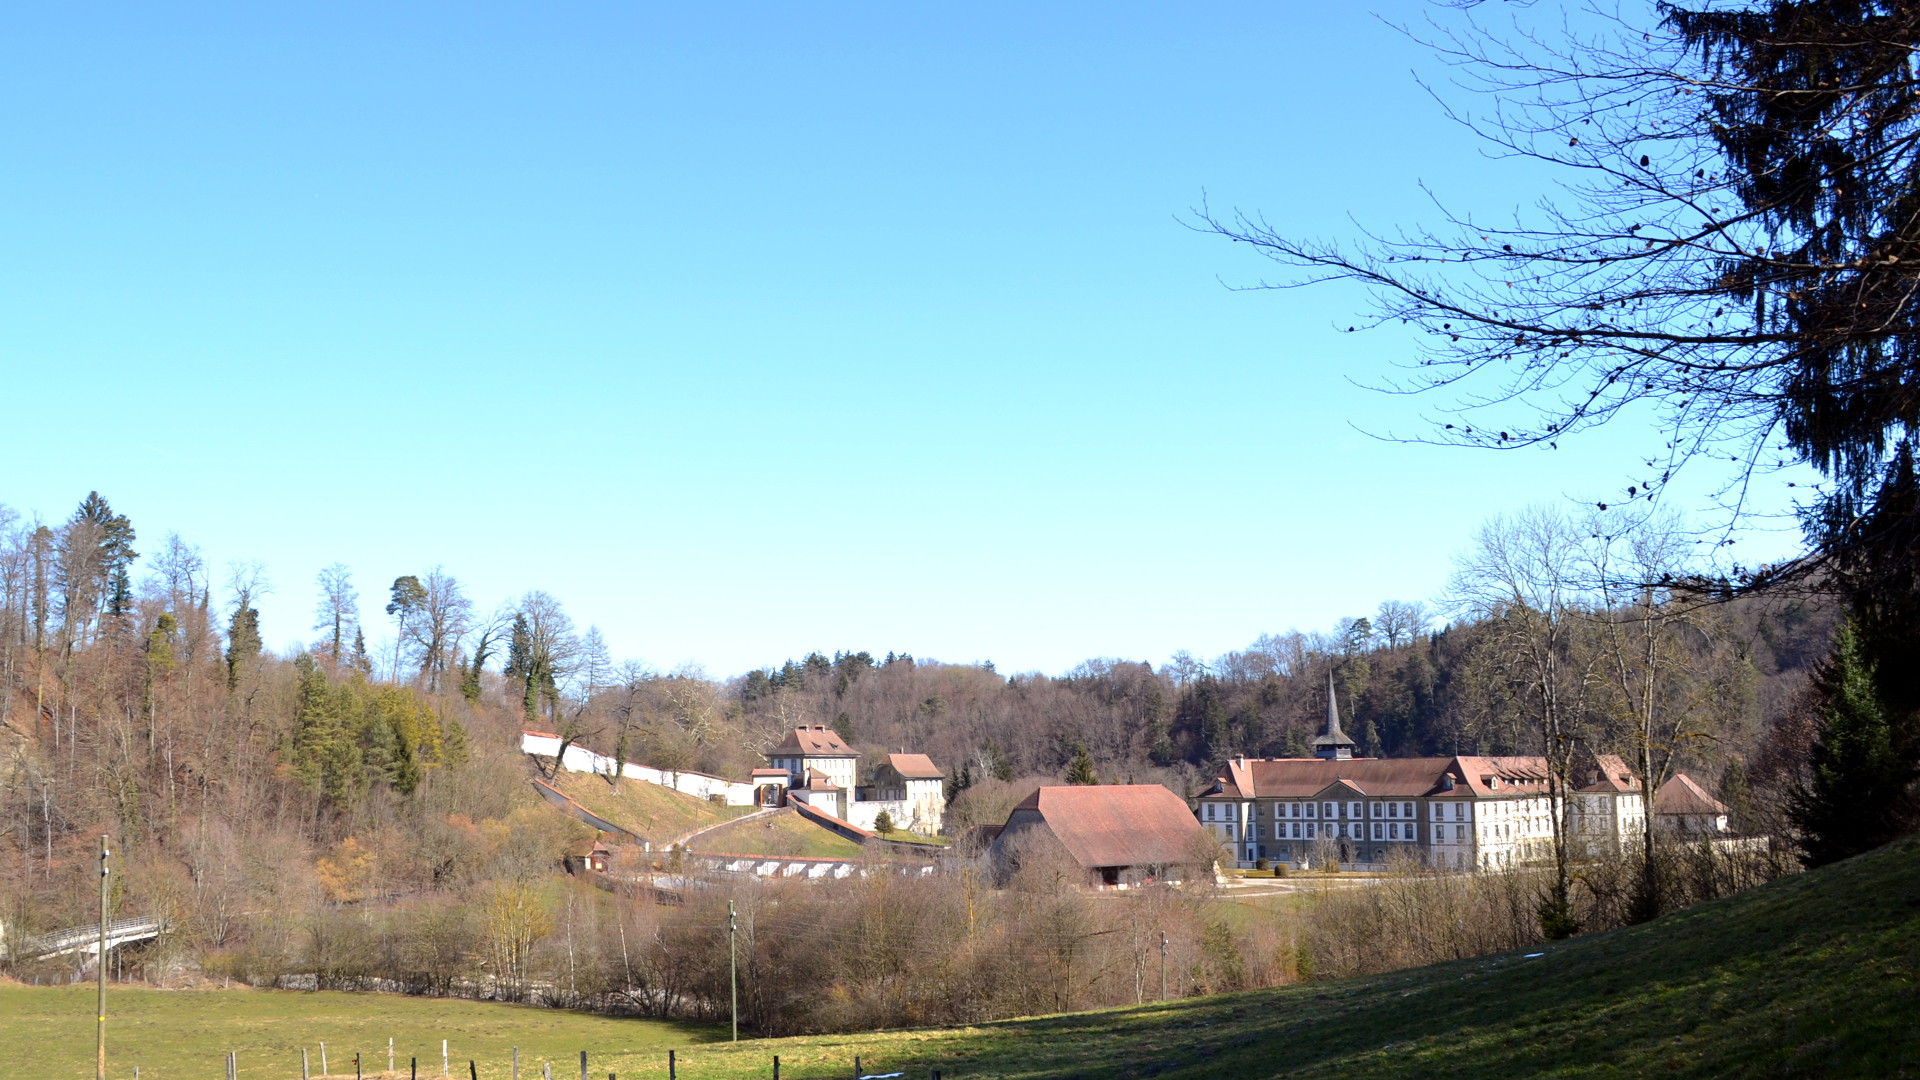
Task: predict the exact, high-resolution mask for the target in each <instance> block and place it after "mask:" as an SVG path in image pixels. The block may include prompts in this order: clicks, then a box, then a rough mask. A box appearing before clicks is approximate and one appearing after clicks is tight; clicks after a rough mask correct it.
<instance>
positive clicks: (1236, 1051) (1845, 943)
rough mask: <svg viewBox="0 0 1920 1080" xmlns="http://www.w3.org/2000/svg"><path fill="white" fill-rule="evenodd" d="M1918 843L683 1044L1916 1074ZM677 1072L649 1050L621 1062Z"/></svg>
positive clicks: (1317, 1066)
mask: <svg viewBox="0 0 1920 1080" xmlns="http://www.w3.org/2000/svg"><path fill="white" fill-rule="evenodd" d="M1916 976H1920V840H1916V839H1914V838H1909V839H1908V840H1906V841H1903V842H1901V843H1899V844H1897V845H1893V846H1891V847H1889V848H1884V849H1881V850H1879V851H1876V852H1873V853H1871V854H1868V855H1865V856H1862V857H1860V858H1858V859H1855V860H1852V861H1850V862H1847V863H1843V864H1840V865H1838V866H1834V867H1831V868H1828V869H1825V870H1820V871H1815V872H1813V873H1809V874H1804V875H1801V876H1799V877H1795V878H1790V879H1786V880H1782V881H1779V882H1776V883H1774V884H1771V885H1768V886H1764V887H1762V888H1759V889H1755V890H1753V891H1751V892H1748V893H1744V894H1742V895H1740V896H1736V897H1733V898H1731V899H1728V900H1724V901H1719V902H1715V903H1711V904H1703V905H1700V906H1699V907H1696V908H1692V909H1690V910H1687V911H1685V912H1681V913H1679V914H1676V915H1672V916H1668V917H1666V918H1663V919H1660V920H1658V921H1656V922H1653V923H1650V924H1648V925H1646V926H1642V927H1636V928H1633V929H1630V930H1622V931H1616V932H1613V933H1608V934H1599V935H1594V936H1592V937H1587V938H1579V939H1575V940H1572V941H1568V942H1565V943H1562V944H1559V945H1556V946H1550V947H1547V948H1545V949H1543V950H1541V954H1540V955H1538V956H1531V957H1530V956H1527V955H1521V954H1507V955H1500V956H1490V957H1481V958H1478V959H1475V960H1467V961H1460V962H1457V963H1451V964H1442V965H1437V966H1434V967H1429V968H1420V969H1415V970H1410V971H1403V972H1396V973H1394V974H1391V975H1386V976H1380V977H1375V978H1369V979H1357V980H1350V981H1345V982H1328V983H1309V984H1305V985H1299V986H1293V987H1288V988H1285V989H1281V990H1271V991H1256V992H1252V993H1244V994H1232V995H1222V996H1218V997H1210V998H1194V999H1189V1000H1184V1001H1178V1002H1173V1003H1170V1004H1167V1005H1149V1006H1144V1007H1137V1008H1127V1009H1113V1010H1105V1011H1100V1012H1090V1013H1078V1014H1069V1015H1063V1016H1055V1017H1044V1018H1038V1019H1031V1020H1017V1021H1008V1022H1004V1023H999V1024H985V1025H980V1026H978V1027H971V1028H958V1029H945V1030H929V1031H912V1032H893V1033H883V1034H877V1035H857V1036H836V1037H823V1038H811V1039H774V1040H766V1041H761V1042H755V1043H751V1044H743V1045H742V1046H740V1047H738V1048H727V1047H701V1048H698V1049H697V1050H688V1051H685V1052H683V1053H682V1056H681V1062H680V1068H681V1072H680V1075H682V1076H695V1075H697V1076H700V1077H703V1078H707V1077H741V1078H745V1077H749V1076H762V1075H765V1072H766V1067H767V1062H768V1059H769V1057H770V1056H771V1055H773V1054H779V1055H780V1056H781V1059H782V1062H783V1064H784V1065H785V1066H786V1068H788V1069H789V1070H790V1072H789V1073H788V1075H793V1076H816V1075H827V1074H829V1073H830V1072H832V1071H834V1070H835V1069H838V1068H840V1067H842V1066H844V1065H845V1064H847V1063H850V1062H851V1060H852V1058H853V1055H855V1054H859V1055H861V1057H862V1061H863V1064H864V1065H865V1067H866V1068H867V1071H869V1072H891V1071H894V1070H905V1072H906V1073H907V1075H908V1076H923V1075H926V1070H928V1069H933V1068H938V1069H941V1070H942V1071H943V1073H944V1075H946V1076H949V1077H1013V1076H1019V1077H1043V1076H1078V1077H1086V1078H1095V1077H1113V1078H1119V1080H1130V1078H1135V1077H1168V1078H1178V1077H1193V1078H1199V1077H1227V1076H1232V1077H1258V1076H1287V1077H1341V1078H1346V1080H1367V1078H1376V1077H1378V1078H1384V1077H1400V1076H1421V1077H1434V1076H1473V1077H1488V1076H1497V1077H1501V1078H1502V1080H1513V1078H1516V1077H1528V1076H1546V1075H1551V1076H1556V1077H1611V1076H1646V1075H1655V1074H1657V1075H1661V1076H1699V1077H1723V1076H1743V1077H1754V1076H1822V1077H1835V1076H1872V1077H1899V1076H1914V1075H1920V1051H1916V1049H1915V1046H1914V1043H1913V1032H1915V1031H1916V1030H1920V1001H1917V1000H1916V998H1915V995H1914V989H1915V979H1916ZM609 1068H617V1070H618V1072H619V1074H620V1075H622V1076H629V1075H633V1076H654V1075H659V1076H665V1075H666V1067H665V1062H664V1060H655V1059H654V1057H652V1056H650V1055H642V1056H633V1057H629V1058H625V1059H622V1060H617V1061H614V1062H611V1063H610V1065H609Z"/></svg>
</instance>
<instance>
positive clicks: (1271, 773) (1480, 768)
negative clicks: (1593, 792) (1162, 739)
mask: <svg viewBox="0 0 1920 1080" xmlns="http://www.w3.org/2000/svg"><path fill="white" fill-rule="evenodd" d="M1601 760H1602V761H1611V762H1614V763H1619V762H1620V759H1619V758H1617V757H1614V756H1613V755H1610V754H1608V755H1601ZM1619 768H1620V769H1621V770H1622V771H1623V772H1624V771H1625V769H1626V766H1625V765H1624V763H1620V764H1619ZM1449 775H1451V776H1452V777H1453V780H1454V787H1453V788H1451V789H1449V788H1448V787H1447V786H1446V777H1447V776H1449ZM1628 775H1629V776H1630V775H1631V774H1630V773H1629V774H1628ZM1335 784H1344V785H1345V786H1346V787H1348V788H1351V789H1352V790H1353V791H1356V792H1358V793H1359V794H1360V795H1362V796H1363V797H1367V798H1386V799H1405V798H1421V797H1423V796H1429V795H1446V796H1448V797H1456V798H1499V797H1501V796H1506V795H1517V794H1531V793H1536V792H1538V793H1542V794H1544V793H1545V792H1546V790H1547V759H1546V758H1544V757H1451V758H1440V757H1432V758H1348V759H1347V760H1345V761H1334V760H1328V759H1325V758H1234V759H1232V760H1230V761H1228V762H1227V771H1226V775H1225V776H1222V777H1220V778H1219V779H1218V780H1217V781H1216V783H1215V785H1214V790H1212V791H1210V792H1208V795H1210V796H1220V797H1224V798H1229V799H1311V798H1315V797H1317V796H1319V795H1320V794H1321V793H1322V792H1324V791H1326V790H1327V789H1328V788H1331V787H1332V786H1333V785H1335ZM1628 790H1631V789H1628Z"/></svg>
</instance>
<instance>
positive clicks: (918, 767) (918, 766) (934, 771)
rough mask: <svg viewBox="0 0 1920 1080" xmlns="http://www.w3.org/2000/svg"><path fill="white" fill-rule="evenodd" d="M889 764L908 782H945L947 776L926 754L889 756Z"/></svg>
mask: <svg viewBox="0 0 1920 1080" xmlns="http://www.w3.org/2000/svg"><path fill="white" fill-rule="evenodd" d="M887 764H889V765H891V766H893V771H894V772H897V773H899V774H900V776H901V778H902V779H906V780H944V779H945V778H946V774H945V773H943V772H941V771H940V769H939V767H937V766H936V765H934V763H933V759H932V758H930V757H928V756H927V755H925V754H888V755H887Z"/></svg>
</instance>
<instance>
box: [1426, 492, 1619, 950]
mask: <svg viewBox="0 0 1920 1080" xmlns="http://www.w3.org/2000/svg"><path fill="white" fill-rule="evenodd" d="M1584 539H1586V534H1585V533H1584V532H1583V531H1581V529H1580V528H1579V526H1578V525H1577V524H1576V523H1575V522H1574V521H1573V520H1572V519H1571V518H1570V517H1569V516H1568V515H1567V514H1566V513H1564V512H1562V511H1559V510H1555V509H1547V508H1544V507H1535V508H1532V509H1529V510H1525V511H1522V512H1520V513H1518V514H1514V515H1513V516H1511V517H1506V516H1496V517H1494V518H1492V519H1491V520H1489V521H1488V522H1487V523H1486V524H1485V525H1483V526H1481V527H1480V530H1479V532H1477V533H1475V534H1474V546H1473V549H1472V550H1471V551H1469V552H1467V553H1466V554H1464V555H1462V556H1460V557H1459V559H1458V560H1457V561H1456V564H1455V570H1454V576H1453V583H1452V593H1453V597H1454V600H1455V602H1456V603H1457V604H1458V605H1459V606H1460V607H1462V608H1464V609H1465V610H1466V611H1468V612H1470V613H1471V614H1473V615H1475V616H1477V617H1479V618H1482V619H1485V620H1488V622H1489V624H1490V634H1489V636H1488V639H1487V640H1488V641H1489V643H1490V644H1491V647H1492V650H1493V653H1494V658H1493V659H1494V663H1495V664H1496V665H1497V666H1498V668H1499V669H1500V671H1501V672H1502V674H1503V676H1504V678H1505V680H1506V683H1507V686H1508V689H1509V691H1510V695H1511V696H1510V704H1511V707H1512V708H1513V709H1515V710H1516V711H1518V712H1521V713H1523V714H1524V715H1526V716H1527V717H1528V719H1530V720H1531V722H1532V724H1531V726H1532V727H1533V728H1534V730H1535V732H1536V733H1537V734H1538V736H1539V739H1540V747H1541V752H1542V753H1543V754H1544V755H1545V757H1546V760H1547V772H1548V779H1547V794H1548V811H1549V816H1550V817H1551V819H1552V830H1553V861H1554V875H1555V876H1554V882H1553V885H1552V891H1551V894H1550V896H1549V897H1548V898H1547V900H1546V902H1545V903H1544V904H1543V905H1542V910H1541V922H1542V925H1543V927H1544V928H1546V930H1547V931H1548V933H1549V935H1551V936H1555V937H1564V936H1566V935H1567V934H1570V933H1572V932H1573V929H1574V926H1573V922H1572V920H1573V904H1572V873H1571V868H1570V867H1569V852H1568V838H1567V814H1566V803H1567V783H1568V778H1569V776H1570V774H1571V772H1572V764H1573V757H1574V754H1575V752H1576V751H1577V749H1578V745H1579V741H1580V739H1581V736H1582V734H1583V731H1582V724H1583V721H1584V719H1585V716H1586V712H1587V699H1588V696H1589V694H1590V693H1591V691H1592V689H1593V685H1594V681H1595V673H1594V670H1593V659H1592V657H1591V656H1590V655H1587V654H1586V651H1585V650H1582V649H1581V648H1580V647H1579V644H1580V643H1579V642H1578V641H1577V640H1576V638H1577V632H1578V630H1579V629H1580V626H1581V622H1580V619H1579V611H1580V609H1581V603H1580V601H1581V599H1582V597H1581V596H1580V593H1579V589H1578V579H1577V575H1576V571H1577V569H1578V563H1577V560H1578V559H1579V558H1580V548H1581V542H1582V541H1583V540H1584Z"/></svg>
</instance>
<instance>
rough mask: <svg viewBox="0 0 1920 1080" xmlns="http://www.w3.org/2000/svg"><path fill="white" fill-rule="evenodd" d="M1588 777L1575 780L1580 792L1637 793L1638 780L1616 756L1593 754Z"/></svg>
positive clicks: (1584, 776) (1638, 788)
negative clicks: (1591, 766) (1591, 767)
mask: <svg viewBox="0 0 1920 1080" xmlns="http://www.w3.org/2000/svg"><path fill="white" fill-rule="evenodd" d="M1593 762H1594V764H1593V769H1592V772H1591V773H1590V774H1588V775H1583V776H1579V777H1576V778H1575V783H1579V784H1580V785H1581V786H1580V790H1581V791H1639V790H1640V780H1639V778H1638V777H1636V776H1634V775H1633V770H1632V769H1629V768H1627V763H1626V762H1625V761H1623V760H1621V758H1620V755H1618V754H1595V755H1594V756H1593Z"/></svg>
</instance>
